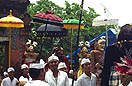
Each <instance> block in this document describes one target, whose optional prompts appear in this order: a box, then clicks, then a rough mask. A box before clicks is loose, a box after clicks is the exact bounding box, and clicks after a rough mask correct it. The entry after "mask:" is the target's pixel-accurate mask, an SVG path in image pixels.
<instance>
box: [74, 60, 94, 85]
mask: <svg viewBox="0 0 132 86" xmlns="http://www.w3.org/2000/svg"><path fill="white" fill-rule="evenodd" d="M81 66H82V69H83V71H84V73H83V74H82V75H81V76H80V77H79V78H78V79H77V83H76V84H77V86H96V76H95V75H94V74H93V73H91V70H90V68H91V63H90V60H89V59H86V58H83V59H82V61H81Z"/></svg>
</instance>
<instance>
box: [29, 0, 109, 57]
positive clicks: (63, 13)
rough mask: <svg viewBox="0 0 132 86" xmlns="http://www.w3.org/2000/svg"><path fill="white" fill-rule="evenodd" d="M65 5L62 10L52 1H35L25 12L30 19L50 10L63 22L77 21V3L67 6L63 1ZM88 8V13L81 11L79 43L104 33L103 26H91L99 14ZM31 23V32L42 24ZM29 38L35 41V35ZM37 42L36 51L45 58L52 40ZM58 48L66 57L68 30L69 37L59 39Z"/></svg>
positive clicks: (68, 45) (74, 33) (78, 12)
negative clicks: (59, 47) (67, 20)
mask: <svg viewBox="0 0 132 86" xmlns="http://www.w3.org/2000/svg"><path fill="white" fill-rule="evenodd" d="M65 5H66V7H65V8H63V7H59V6H58V5H56V4H55V3H53V2H52V1H49V0H40V1H37V3H36V4H32V3H31V4H30V5H29V6H28V9H27V11H28V13H29V14H30V15H31V17H33V16H34V15H35V14H37V13H42V12H45V11H47V10H51V11H52V12H54V14H55V15H57V16H59V17H60V18H62V19H63V20H65V19H70V18H71V17H72V18H74V19H78V20H79V18H80V6H79V4H77V3H72V4H69V2H67V1H65ZM88 8H89V10H90V11H89V12H88V11H87V10H84V9H83V15H82V21H84V26H85V29H82V30H81V31H80V41H82V40H83V41H90V40H91V39H93V38H95V37H97V36H98V35H100V34H101V33H102V32H104V31H105V27H104V26H100V27H93V26H92V21H93V19H94V18H96V17H97V16H99V14H97V13H96V12H95V10H94V9H93V8H90V7H88ZM32 23H33V24H34V26H33V29H32V31H35V30H36V28H38V27H39V26H40V25H42V23H37V22H32ZM110 27H111V26H110ZM77 31H78V30H73V51H74V50H75V48H76V39H77ZM30 38H31V39H32V40H36V38H35V34H34V33H33V35H32V36H31V37H30ZM37 41H38V43H39V46H38V48H37V49H36V50H38V52H39V51H40V48H41V47H42V55H41V57H47V56H48V55H49V54H50V53H51V47H52V46H53V43H54V40H53V39H50V40H49V39H46V40H44V42H42V41H41V40H37ZM42 45H43V46H42ZM58 46H61V47H63V48H64V49H65V52H66V55H67V54H69V53H70V29H69V36H68V37H67V39H63V40H62V39H61V41H60V42H59V44H58Z"/></svg>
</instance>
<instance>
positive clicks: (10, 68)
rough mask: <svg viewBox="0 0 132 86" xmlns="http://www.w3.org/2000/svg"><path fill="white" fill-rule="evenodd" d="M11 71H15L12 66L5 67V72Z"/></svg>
mask: <svg viewBox="0 0 132 86" xmlns="http://www.w3.org/2000/svg"><path fill="white" fill-rule="evenodd" d="M11 71H15V70H14V68H13V67H9V68H8V69H7V72H8V73H9V72H11Z"/></svg>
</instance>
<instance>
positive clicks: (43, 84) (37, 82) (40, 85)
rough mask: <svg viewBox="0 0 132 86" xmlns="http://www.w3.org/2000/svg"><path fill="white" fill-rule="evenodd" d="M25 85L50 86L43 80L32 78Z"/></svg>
mask: <svg viewBox="0 0 132 86" xmlns="http://www.w3.org/2000/svg"><path fill="white" fill-rule="evenodd" d="M24 86H50V85H49V84H48V83H46V82H44V81H41V80H32V81H29V82H27V83H26V84H25V85H24Z"/></svg>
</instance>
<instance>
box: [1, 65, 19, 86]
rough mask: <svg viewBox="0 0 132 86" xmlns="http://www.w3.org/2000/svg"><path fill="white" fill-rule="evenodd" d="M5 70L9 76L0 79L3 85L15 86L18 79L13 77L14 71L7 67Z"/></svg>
mask: <svg viewBox="0 0 132 86" xmlns="http://www.w3.org/2000/svg"><path fill="white" fill-rule="evenodd" d="M7 72H8V75H9V77H7V78H5V79H3V80H2V84H3V86H16V82H17V81H18V80H17V79H16V78H15V77H14V72H15V70H14V68H13V67H9V68H8V70H7Z"/></svg>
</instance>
